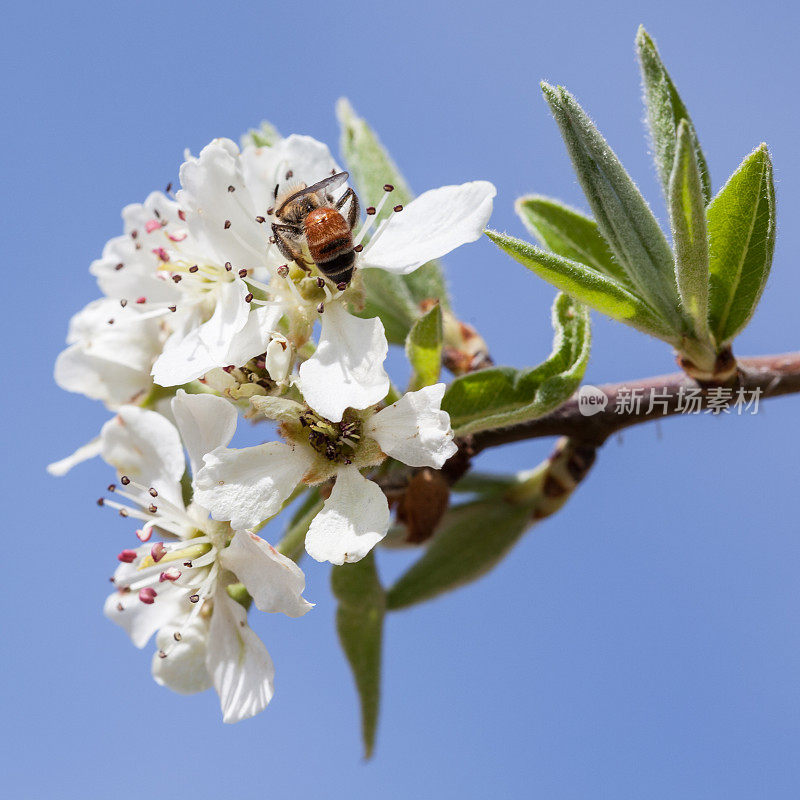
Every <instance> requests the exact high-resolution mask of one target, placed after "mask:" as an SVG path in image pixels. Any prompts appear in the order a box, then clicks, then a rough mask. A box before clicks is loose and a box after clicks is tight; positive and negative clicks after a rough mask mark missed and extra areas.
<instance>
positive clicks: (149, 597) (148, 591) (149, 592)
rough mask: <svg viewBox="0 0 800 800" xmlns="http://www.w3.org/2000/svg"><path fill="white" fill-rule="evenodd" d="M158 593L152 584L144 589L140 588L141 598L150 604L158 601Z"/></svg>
mask: <svg viewBox="0 0 800 800" xmlns="http://www.w3.org/2000/svg"><path fill="white" fill-rule="evenodd" d="M157 596H158V594H157V593H156V590H155V589H153V588H152V587H150V586H145V587H144V589H139V599H140V600H141V601H142V602H143V603H145V604H146V605H148V606H151V605H153V603H155V601H156V597H157Z"/></svg>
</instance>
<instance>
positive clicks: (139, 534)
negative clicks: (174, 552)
mask: <svg viewBox="0 0 800 800" xmlns="http://www.w3.org/2000/svg"><path fill="white" fill-rule="evenodd" d="M152 535H153V529H152V528H148V529H147V530H146V531H145V530H138V531H136V538H137V539H138V540H139V541H140V542H149V541H150V537H151V536H152Z"/></svg>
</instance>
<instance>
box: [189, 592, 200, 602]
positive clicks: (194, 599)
mask: <svg viewBox="0 0 800 800" xmlns="http://www.w3.org/2000/svg"><path fill="white" fill-rule="evenodd" d="M199 600H200V595H199V594H191V595H189V602H190V603H197V602H199Z"/></svg>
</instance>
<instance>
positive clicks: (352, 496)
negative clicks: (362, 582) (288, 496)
mask: <svg viewBox="0 0 800 800" xmlns="http://www.w3.org/2000/svg"><path fill="white" fill-rule="evenodd" d="M388 530H389V503H388V502H387V501H386V496H385V495H384V493H383V492H382V491H381V489H380V487H379V486H378V484H377V483H373V482H372V481H369V480H367V479H366V478H365V477H364V476H363V475H362V474H361V473H360V472H359V471H358V470H357V469H356V468H355V467H354V466H349V467H344V468H342V469H340V470H339V471H338V472H337V474H336V483H335V484H334V487H333V491H332V492H331V496H330V497H329V498H328V499H327V500H326V501H325V504H324V505H323V506H322V511H320V512H319V514H317V516H316V517H314V519H313V520H312V522H311V526H310V527H309V529H308V534H307V535H306V551H307V552H308V554H309V555H310V556H311V557H312V558H315V559H316V560H317V561H330V562H331V564H344V563H345V562H353V561H360V560H361V559H362V558H364V556H365V555H366V554H367V553H369V551H370V550H372V548H373V547H374V546H375V545H376V544H377V543H378V542H379V541H380V540H381V539H383V537H384V536H386V531H388Z"/></svg>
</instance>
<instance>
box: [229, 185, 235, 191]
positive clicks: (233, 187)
mask: <svg viewBox="0 0 800 800" xmlns="http://www.w3.org/2000/svg"><path fill="white" fill-rule="evenodd" d="M228 191H229V192H235V191H236V187H235V186H229V187H228Z"/></svg>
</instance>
